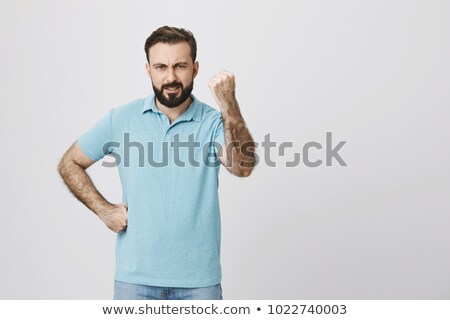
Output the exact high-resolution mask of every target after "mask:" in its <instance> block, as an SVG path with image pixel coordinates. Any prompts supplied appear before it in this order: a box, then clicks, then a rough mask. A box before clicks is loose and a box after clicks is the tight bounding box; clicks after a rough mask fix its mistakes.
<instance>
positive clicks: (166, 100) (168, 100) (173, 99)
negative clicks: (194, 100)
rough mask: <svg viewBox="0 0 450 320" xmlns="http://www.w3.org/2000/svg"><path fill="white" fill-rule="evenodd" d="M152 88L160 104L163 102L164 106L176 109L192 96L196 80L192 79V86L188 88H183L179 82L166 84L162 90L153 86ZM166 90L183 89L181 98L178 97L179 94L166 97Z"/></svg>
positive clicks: (170, 94)
mask: <svg viewBox="0 0 450 320" xmlns="http://www.w3.org/2000/svg"><path fill="white" fill-rule="evenodd" d="M152 86H153V91H154V92H155V96H156V98H157V99H158V101H159V102H161V104H162V105H164V106H166V107H167V108H176V107H178V106H179V105H181V104H182V103H183V102H185V101H186V100H187V99H188V98H189V97H190V96H191V92H192V90H193V89H194V79H192V81H191V84H190V85H189V86H187V87H186V88H183V84H182V83H181V82H178V81H174V82H172V83H166V84H164V85H162V86H161V89H158V88H156V87H155V86H154V85H153V84H152ZM166 88H181V93H180V96H179V97H177V94H178V93H169V94H168V97H166V96H165V95H164V89H166Z"/></svg>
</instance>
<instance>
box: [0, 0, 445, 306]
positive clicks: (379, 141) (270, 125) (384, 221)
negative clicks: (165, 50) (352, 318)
mask: <svg viewBox="0 0 450 320" xmlns="http://www.w3.org/2000/svg"><path fill="white" fill-rule="evenodd" d="M165 24H168V25H174V26H180V27H185V28H188V29H190V30H191V31H193V32H194V34H195V36H196V38H197V41H198V47H199V49H198V60H199V61H200V74H199V75H198V77H197V79H196V82H195V89H194V94H196V96H197V97H199V98H200V99H201V100H203V101H204V102H206V103H209V104H212V105H214V101H213V98H212V96H211V94H210V92H209V89H208V86H207V82H208V80H209V79H210V78H211V77H212V76H213V75H214V74H215V73H216V72H218V71H220V70H222V69H226V70H229V71H232V72H233V73H234V74H235V75H236V82H237V97H238V100H239V102H240V105H241V109H242V113H243V115H244V117H245V119H246V121H247V124H248V126H249V128H250V129H251V132H252V134H253V136H254V138H255V140H256V141H258V142H261V141H262V140H263V137H264V135H266V134H267V133H270V134H271V137H272V140H274V141H276V142H278V143H280V142H283V141H291V142H293V144H294V149H293V150H290V151H288V152H287V154H286V156H285V157H281V156H277V155H276V152H275V151H274V150H273V151H272V159H273V160H274V161H276V162H277V167H276V168H271V167H269V166H267V165H265V164H264V163H262V162H261V163H260V164H259V165H258V167H257V168H256V170H255V171H254V173H253V175H252V176H251V177H250V178H248V179H240V178H237V177H234V176H232V175H231V174H229V173H228V172H226V170H224V168H222V170H221V173H220V179H221V181H220V198H221V209H222V266H223V273H224V277H223V282H222V285H223V289H224V298H225V299H394V298H395V299H449V298H450V273H449V272H448V271H449V270H450V250H449V241H450V216H449V209H450V201H449V192H450V180H449V178H450V169H449V162H450V152H449V144H448V138H449V133H450V129H449V128H448V126H447V122H448V120H449V113H450V112H449V103H450V91H449V85H450V63H449V56H450V37H449V33H448V31H449V30H450V5H449V2H446V1H392V0H390V1H371V2H367V1H356V0H355V1H262V2H261V1H258V2H254V1H252V2H250V1H248V2H245V3H244V2H243V1H236V0H233V1H226V2H217V3H215V2H212V1H209V2H206V1H204V2H200V1H186V2H185V1H166V2H163V1H158V2H157V1H117V0H115V1H112V0H109V1H86V0H83V1H80V0H78V1H56V0H55V1H49V0H46V1H17V0H15V1H12V0H10V1H5V0H2V1H0V40H1V50H0V64H1V65H0V70H1V71H0V106H1V109H0V124H1V127H0V130H1V138H2V139H1V143H2V145H1V151H2V155H1V157H0V170H1V182H0V196H1V203H2V209H1V211H2V215H1V216H2V221H1V223H0V242H1V246H0V256H1V261H2V263H1V264H0V283H1V286H0V298H2V299H111V298H112V294H113V276H114V243H115V234H114V233H112V232H111V231H109V230H108V229H107V228H106V226H104V225H103V223H102V222H101V221H100V220H99V219H98V218H97V217H96V216H95V215H94V214H93V213H91V212H90V211H89V210H88V209H86V208H85V207H84V206H83V205H82V204H80V203H79V202H77V201H76V199H75V198H73V197H72V196H71V194H70V193H69V192H68V191H67V190H66V188H65V186H64V185H63V183H62V182H61V180H60V178H59V176H58V175H57V171H56V166H57V163H58V161H59V159H60V157H61V156H62V154H63V153H64V152H65V150H66V149H67V148H68V147H69V146H70V144H71V143H72V142H73V141H75V140H76V139H77V137H78V136H79V135H80V134H81V133H83V132H84V131H85V130H87V129H88V128H90V127H91V126H92V125H93V124H94V123H95V122H96V121H97V120H98V119H99V118H100V117H101V116H103V115H104V114H105V113H106V112H107V111H108V110H109V108H111V107H116V106H120V105H122V104H124V103H127V102H129V101H131V100H134V99H137V98H140V97H144V96H146V95H148V94H150V93H151V92H152V90H151V85H150V80H149V79H148V78H147V75H146V72H145V68H144V64H145V54H144V50H143V44H144V41H145V39H146V38H147V36H149V34H150V33H151V32H152V31H153V30H154V29H156V28H157V27H159V26H161V25H165ZM327 131H331V132H333V139H334V141H335V143H337V142H338V141H340V140H345V141H347V144H346V145H345V146H344V147H343V148H342V150H341V152H340V155H341V156H342V157H343V159H344V160H345V161H346V162H347V164H348V167H341V166H339V165H338V164H337V163H336V162H334V165H333V166H332V167H326V166H325V165H322V166H320V167H318V168H308V167H306V166H304V165H303V164H301V165H299V166H297V167H294V168H286V166H285V164H284V163H285V162H286V161H289V160H291V159H292V157H293V153H294V151H295V152H302V146H303V145H304V144H305V143H307V142H309V141H317V142H319V143H322V144H324V143H325V133H326V132H327ZM259 154H260V155H262V154H263V152H262V150H259ZM311 156H312V157H313V159H315V158H321V159H323V157H324V153H323V150H320V151H314V152H312V153H311ZM89 173H90V174H91V176H92V178H93V180H94V182H95V184H96V185H97V187H98V188H99V190H100V191H101V192H102V193H103V194H104V195H105V196H106V197H107V198H108V199H109V200H110V201H112V202H120V201H121V189H120V183H119V178H118V173H117V170H116V169H110V168H104V167H101V166H100V165H99V163H97V164H96V165H95V166H94V167H92V168H91V169H89Z"/></svg>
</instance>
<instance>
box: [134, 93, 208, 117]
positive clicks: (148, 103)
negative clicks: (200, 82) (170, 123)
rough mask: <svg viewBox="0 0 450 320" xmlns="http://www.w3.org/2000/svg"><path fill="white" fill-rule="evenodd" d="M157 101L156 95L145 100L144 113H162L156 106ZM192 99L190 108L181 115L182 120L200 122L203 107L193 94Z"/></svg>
mask: <svg viewBox="0 0 450 320" xmlns="http://www.w3.org/2000/svg"><path fill="white" fill-rule="evenodd" d="M155 99H156V98H155V95H154V94H152V95H150V96H148V97H147V98H145V101H144V105H143V107H142V113H145V112H146V111H151V112H158V113H162V112H161V111H160V110H159V109H158V107H157V106H156V103H155ZM191 99H192V102H191V104H190V105H189V108H187V110H186V111H185V112H183V113H182V114H181V115H180V120H187V121H189V120H194V121H200V120H201V106H200V104H201V102H200V101H199V100H198V99H197V98H196V97H195V96H194V95H193V94H191ZM177 120H178V119H177Z"/></svg>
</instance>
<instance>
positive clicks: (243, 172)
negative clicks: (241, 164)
mask: <svg viewBox="0 0 450 320" xmlns="http://www.w3.org/2000/svg"><path fill="white" fill-rule="evenodd" d="M252 171H253V168H240V169H239V170H236V171H235V172H233V174H234V175H235V176H237V177H240V178H247V177H249V176H250V175H251V174H252Z"/></svg>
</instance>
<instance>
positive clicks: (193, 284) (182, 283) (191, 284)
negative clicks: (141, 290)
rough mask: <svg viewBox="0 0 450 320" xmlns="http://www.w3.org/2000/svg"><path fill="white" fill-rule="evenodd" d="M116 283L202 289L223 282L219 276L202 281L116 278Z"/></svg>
mask: <svg viewBox="0 0 450 320" xmlns="http://www.w3.org/2000/svg"><path fill="white" fill-rule="evenodd" d="M114 280H116V281H120V282H125V283H130V284H138V285H146V286H156V287H177V288H202V287H209V286H214V285H216V284H219V283H220V282H221V281H222V277H221V276H217V277H214V278H208V279H202V280H192V281H186V280H173V279H148V278H145V279H141V278H134V277H133V278H129V277H121V276H115V279H114Z"/></svg>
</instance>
